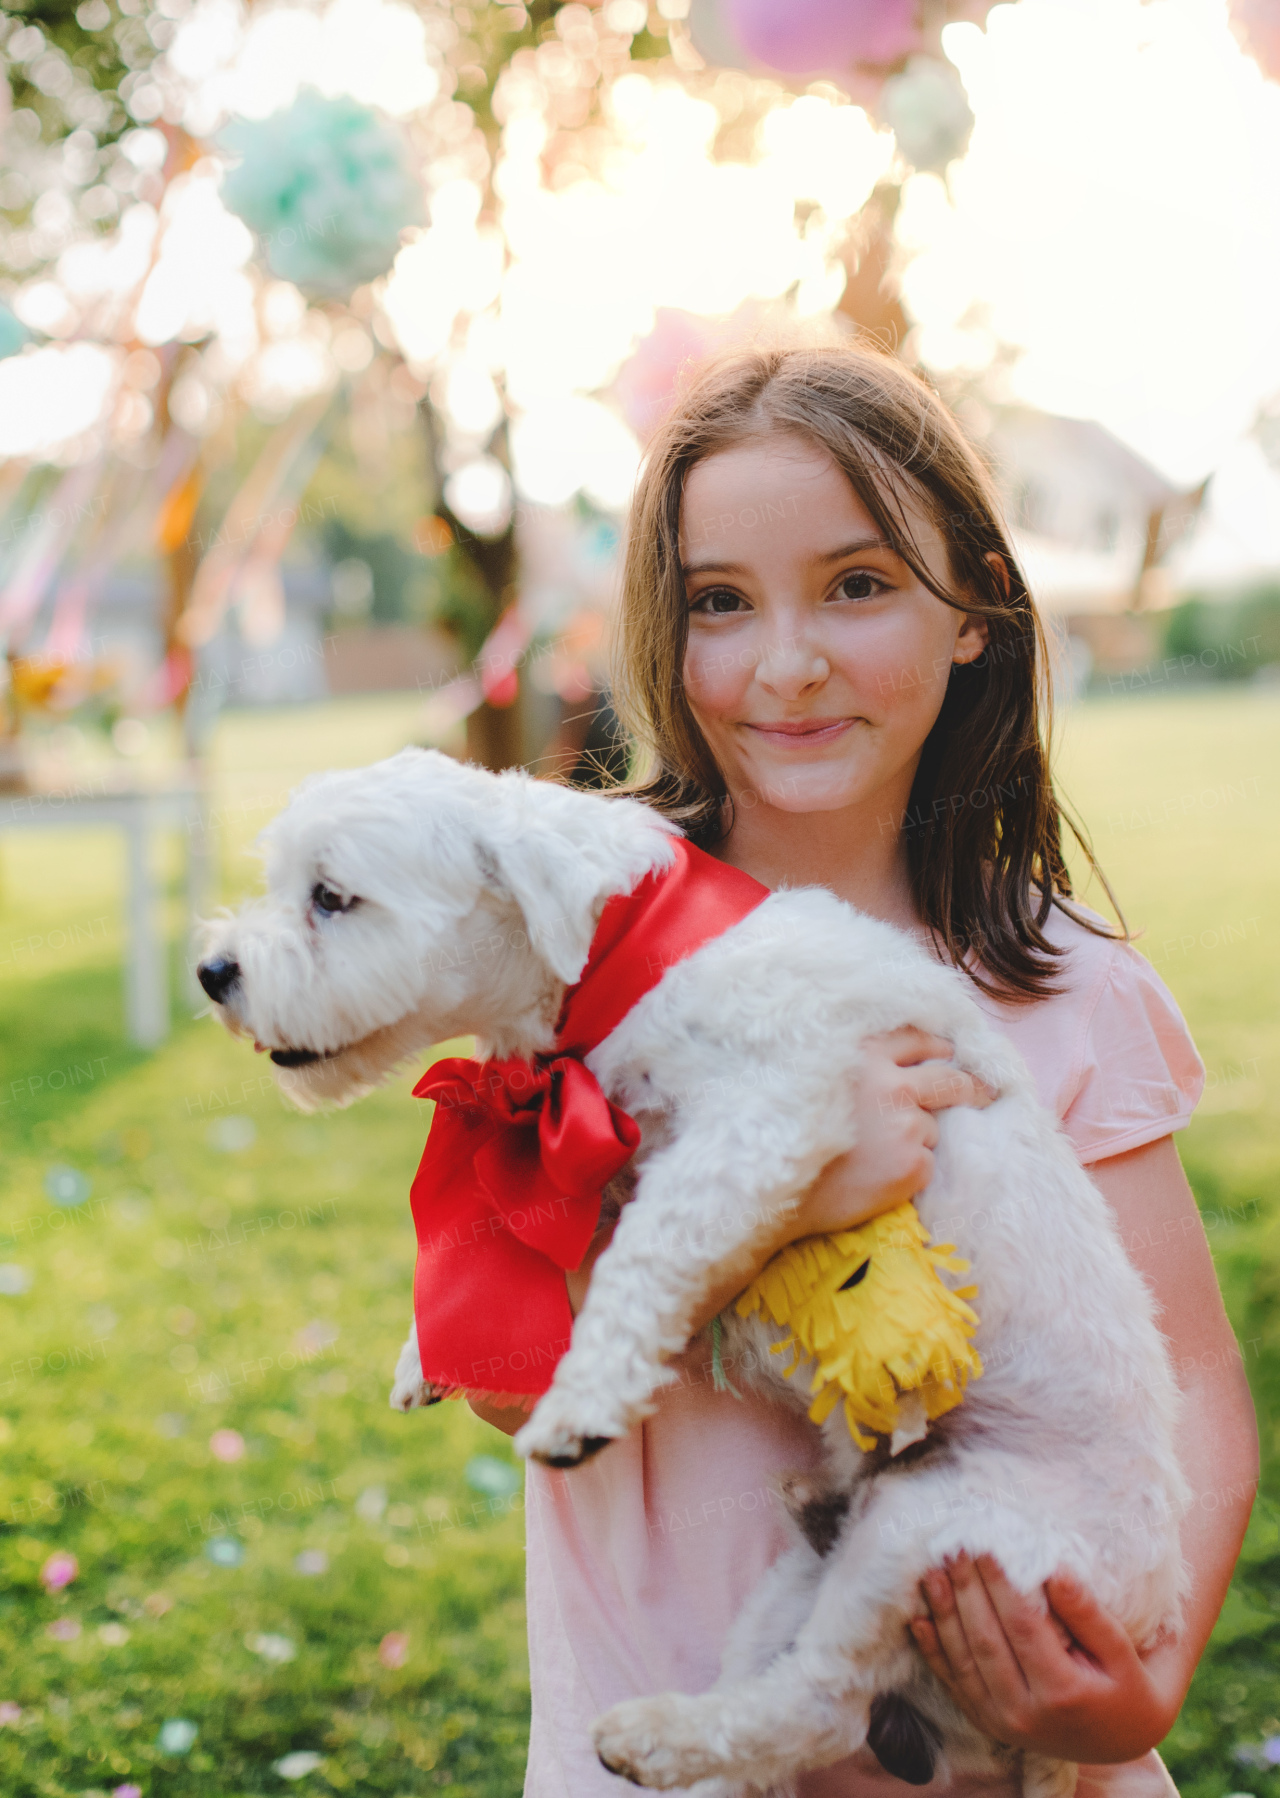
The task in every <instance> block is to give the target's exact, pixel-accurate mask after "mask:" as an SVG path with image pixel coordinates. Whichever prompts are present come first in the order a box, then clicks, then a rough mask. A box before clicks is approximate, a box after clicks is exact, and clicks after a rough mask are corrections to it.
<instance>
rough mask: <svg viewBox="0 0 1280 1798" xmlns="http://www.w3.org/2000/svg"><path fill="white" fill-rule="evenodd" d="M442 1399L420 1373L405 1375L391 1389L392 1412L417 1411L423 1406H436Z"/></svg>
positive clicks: (441, 1394) (442, 1395) (442, 1394)
mask: <svg viewBox="0 0 1280 1798" xmlns="http://www.w3.org/2000/svg"><path fill="white" fill-rule="evenodd" d="M443 1397H444V1393H443V1392H438V1391H437V1390H436V1388H435V1387H434V1386H433V1385H432V1384H431V1383H430V1381H429V1380H424V1379H423V1377H422V1375H421V1373H418V1372H414V1373H411V1374H406V1375H404V1376H403V1377H402V1378H400V1379H398V1380H397V1381H396V1383H395V1385H394V1386H393V1387H392V1388H391V1409H392V1410H393V1411H417V1410H420V1409H421V1408H422V1406H424V1405H438V1404H439V1403H440V1400H441V1399H442V1398H443Z"/></svg>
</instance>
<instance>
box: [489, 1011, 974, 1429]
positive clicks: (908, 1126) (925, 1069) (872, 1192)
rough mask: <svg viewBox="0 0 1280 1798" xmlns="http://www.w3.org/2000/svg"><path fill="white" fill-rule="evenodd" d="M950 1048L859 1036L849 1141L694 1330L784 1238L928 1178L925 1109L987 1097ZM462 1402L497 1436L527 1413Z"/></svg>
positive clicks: (890, 1201) (580, 1291)
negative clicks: (854, 1139) (861, 1050)
mask: <svg viewBox="0 0 1280 1798" xmlns="http://www.w3.org/2000/svg"><path fill="white" fill-rule="evenodd" d="M950 1055H951V1044H950V1043H948V1042H946V1041H944V1040H943V1039H942V1038H941V1037H937V1036H928V1035H926V1033H925V1032H924V1031H923V1030H910V1029H908V1030H891V1031H888V1032H886V1033H885V1034H884V1035H883V1036H876V1037H870V1038H868V1040H867V1042H866V1044H865V1054H864V1057H863V1066H862V1069H861V1071H860V1073H859V1076H858V1083H857V1088H856V1092H855V1104H856V1107H857V1113H856V1118H855V1122H856V1125H857V1136H858V1146H857V1147H856V1148H855V1149H851V1150H850V1151H849V1152H848V1153H847V1154H845V1155H841V1156H839V1157H838V1158H837V1159H836V1160H835V1161H833V1162H831V1163H830V1164H829V1165H828V1166H827V1167H825V1168H824V1169H823V1170H822V1172H821V1174H819V1176H818V1178H817V1179H816V1180H815V1181H814V1183H813V1185H812V1186H811V1187H810V1188H809V1189H808V1191H807V1192H806V1193H805V1194H804V1196H803V1198H802V1199H801V1201H800V1204H799V1207H798V1208H797V1209H796V1210H795V1211H793V1212H789V1213H788V1214H787V1216H786V1218H785V1219H784V1220H782V1221H781V1222H780V1224H779V1227H778V1229H777V1231H776V1232H775V1234H774V1236H773V1237H772V1238H771V1239H770V1240H768V1241H765V1240H763V1239H762V1240H761V1242H760V1243H759V1244H758V1245H757V1258H756V1260H757V1264H756V1266H755V1267H753V1268H752V1269H750V1270H749V1271H748V1272H746V1273H745V1274H744V1273H743V1271H742V1270H741V1269H740V1268H739V1269H738V1270H737V1272H736V1273H734V1274H731V1275H730V1276H729V1278H728V1279H727V1280H726V1281H725V1282H724V1283H723V1284H722V1285H721V1286H720V1287H719V1288H717V1290H716V1291H714V1292H711V1293H708V1295H707V1297H706V1300H705V1302H704V1304H703V1306H702V1310H701V1312H700V1314H699V1315H698V1317H697V1318H696V1319H695V1322H694V1332H695V1334H696V1332H697V1331H698V1330H700V1329H702V1328H703V1326H704V1325H706V1324H709V1323H710V1322H711V1319H712V1318H713V1317H716V1316H718V1315H719V1313H720V1312H721V1311H723V1310H724V1308H725V1306H726V1305H727V1304H728V1303H729V1302H730V1300H731V1299H734V1298H736V1297H737V1296H738V1294H739V1293H740V1292H741V1291H742V1289H743V1288H744V1287H745V1286H747V1285H749V1284H750V1282H751V1280H752V1279H754V1277H755V1275H756V1274H758V1273H759V1272H760V1269H761V1268H762V1267H763V1266H764V1265H765V1263H766V1262H767V1261H769V1260H771V1259H772V1257H773V1256H774V1255H776V1254H777V1252H778V1250H779V1249H782V1248H785V1247H786V1245H787V1244H788V1243H789V1242H795V1241H797V1240H798V1238H800V1237H801V1236H818V1235H822V1234H823V1233H824V1232H826V1231H828V1230H851V1229H852V1228H853V1227H854V1226H855V1225H856V1224H862V1223H865V1222H866V1221H867V1219H868V1218H871V1217H876V1216H878V1215H879V1213H880V1212H882V1211H888V1210H890V1209H891V1208H892V1207H893V1206H894V1205H900V1204H901V1203H902V1202H903V1200H904V1199H910V1198H914V1196H915V1195H916V1193H918V1192H923V1190H924V1188H925V1187H926V1186H927V1185H928V1184H929V1182H930V1180H931V1179H932V1178H933V1151H934V1149H935V1147H936V1146H937V1141H938V1124H937V1119H936V1117H935V1115H934V1114H935V1113H936V1112H939V1111H944V1110H945V1109H946V1108H947V1107H948V1106H949V1105H977V1106H979V1107H984V1106H986V1105H989V1104H990V1103H991V1097H992V1095H991V1094H990V1093H988V1092H987V1090H986V1088H985V1087H983V1086H981V1085H980V1084H979V1083H978V1082H976V1081H975V1080H973V1079H972V1077H971V1076H970V1075H968V1074H963V1073H961V1072H960V1070H959V1069H958V1068H957V1067H956V1066H955V1065H954V1064H953V1063H952V1062H951V1061H950V1060H949V1059H948V1058H949V1057H950ZM615 1221H616V1220H615ZM613 1229H614V1225H613V1224H610V1225H609V1227H608V1228H607V1229H604V1230H601V1231H599V1232H598V1233H597V1234H596V1235H595V1236H594V1237H593V1238H592V1241H591V1246H590V1247H589V1248H588V1250H587V1253H586V1255H585V1256H584V1257H583V1261H582V1265H581V1266H580V1267H577V1268H575V1269H574V1270H573V1272H572V1273H570V1274H567V1275H566V1276H565V1278H566V1284H567V1285H568V1288H569V1306H570V1309H571V1310H572V1312H573V1314H574V1316H575V1317H576V1316H577V1315H578V1312H579V1311H580V1310H581V1309H582V1306H583V1302H584V1300H585V1299H586V1296H587V1288H588V1286H589V1285H590V1284H591V1270H592V1268H593V1267H594V1266H595V1264H596V1262H597V1260H598V1259H599V1258H600V1256H601V1255H602V1254H603V1253H604V1251H605V1249H607V1248H608V1246H609V1239H610V1237H611V1236H612V1234H613ZM467 1402H468V1404H469V1405H470V1406H471V1409H472V1410H473V1411H474V1412H475V1414H476V1416H477V1417H480V1418H483V1420H484V1421H485V1423H491V1424H492V1425H493V1427H494V1428H495V1429H496V1430H501V1431H502V1433H503V1435H504V1436H514V1435H515V1433H516V1431H517V1430H518V1429H519V1428H520V1427H521V1425H522V1424H524V1423H526V1422H527V1421H528V1418H527V1413H525V1412H524V1411H519V1410H503V1409H501V1408H500V1407H498V1406H496V1405H490V1404H487V1403H486V1402H485V1401H484V1400H483V1399H478V1398H474V1399H469V1400H468V1401H467Z"/></svg>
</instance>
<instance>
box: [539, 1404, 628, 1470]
mask: <svg viewBox="0 0 1280 1798" xmlns="http://www.w3.org/2000/svg"><path fill="white" fill-rule="evenodd" d="M616 1441H617V1437H616V1436H583V1435H580V1434H579V1433H578V1431H577V1430H575V1429H573V1428H571V1427H570V1426H568V1425H565V1424H555V1425H551V1426H547V1425H540V1424H539V1422H538V1418H537V1414H536V1413H535V1414H534V1416H533V1417H531V1418H530V1419H529V1421H528V1423H527V1424H525V1426H524V1428H523V1429H521V1430H519V1431H517V1433H516V1435H515V1438H514V1443H515V1451H516V1453H517V1454H518V1455H524V1456H525V1458H526V1459H527V1460H530V1461H541V1463H542V1465H543V1466H544V1467H580V1466H581V1465H582V1463H583V1462H584V1461H589V1460H590V1459H591V1457H592V1455H598V1454H599V1453H600V1450H601V1449H602V1448H608V1446H609V1444H610V1443H611V1442H616Z"/></svg>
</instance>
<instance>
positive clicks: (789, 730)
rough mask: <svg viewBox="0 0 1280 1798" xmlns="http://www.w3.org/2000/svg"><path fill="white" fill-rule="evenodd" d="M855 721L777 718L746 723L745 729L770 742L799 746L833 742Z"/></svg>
mask: <svg viewBox="0 0 1280 1798" xmlns="http://www.w3.org/2000/svg"><path fill="white" fill-rule="evenodd" d="M857 722H858V720H857V719H856V718H797V719H794V720H793V721H791V722H789V723H787V722H784V721H783V720H781V719H779V720H777V721H776V722H773V723H769V724H751V723H748V724H747V729H748V730H753V731H755V732H756V734H757V736H761V737H767V738H768V739H770V741H772V742H775V743H778V744H792V743H794V744H795V745H796V746H797V747H799V746H800V745H801V744H804V745H807V746H813V745H815V744H818V743H833V742H834V741H835V739H836V738H837V737H840V736H843V735H844V733H845V731H847V730H852V729H853V727H854V725H855V724H856V723H857Z"/></svg>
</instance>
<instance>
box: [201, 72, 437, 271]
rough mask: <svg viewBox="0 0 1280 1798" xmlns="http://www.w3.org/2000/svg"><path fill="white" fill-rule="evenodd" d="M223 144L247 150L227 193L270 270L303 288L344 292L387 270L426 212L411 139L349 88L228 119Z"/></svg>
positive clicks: (305, 96) (225, 183) (239, 152)
mask: <svg viewBox="0 0 1280 1798" xmlns="http://www.w3.org/2000/svg"><path fill="white" fill-rule="evenodd" d="M219 144H220V146H221V147H222V148H224V149H226V150H229V151H231V152H232V153H233V154H234V155H237V156H239V157H240V158H241V161H240V163H239V166H238V167H236V168H234V169H232V170H231V171H230V172H229V173H228V174H227V175H226V176H224V178H223V183H222V197H223V200H224V202H225V203H226V205H227V206H228V208H229V209H230V210H231V211H232V212H234V213H236V214H237V215H238V216H239V217H240V218H242V219H243V220H244V222H245V224H246V225H247V226H248V227H249V229H250V230H251V231H252V232H254V233H255V235H256V236H257V237H258V239H259V247H260V249H261V251H262V253H263V255H264V257H265V259H266V263H267V266H268V267H269V268H270V269H271V271H272V273H273V274H275V275H278V276H279V277H280V279H281V280H284V281H292V282H294V284H295V285H296V286H298V287H300V288H302V289H303V291H304V292H311V293H316V294H321V295H329V296H333V297H337V298H344V297H345V296H346V295H348V294H350V293H351V292H352V291H353V290H354V289H355V288H357V287H359V286H360V285H361V284H362V283H363V282H365V281H372V280H373V279H374V278H375V277H376V276H378V275H382V274H385V273H386V271H387V270H388V269H389V268H390V267H391V264H392V263H393V262H394V261H395V258H396V256H397V254H398V252H399V249H400V233H401V231H402V230H403V229H404V228H405V227H406V226H408V225H419V224H421V223H422V221H423V218H424V215H425V208H424V205H423V197H422V188H421V186H420V185H419V182H418V180H417V177H416V175H415V173H414V170H413V165H412V161H411V157H410V151H409V145H408V140H407V139H406V137H405V136H404V134H403V132H401V131H400V130H399V129H397V128H396V127H395V126H394V125H390V124H388V123H387V122H385V121H384V120H383V119H381V118H379V116H378V114H377V113H376V112H374V111H373V110H372V109H371V108H370V107H367V106H361V105H360V104H359V103H358V102H357V101H355V100H352V99H350V98H349V97H347V96H342V95H340V96H339V97H338V98H337V99H333V100H326V99H324V98H323V97H322V96H321V95H320V94H315V93H310V92H304V93H302V94H300V95H299V96H298V98H297V99H296V100H295V101H294V103H293V105H292V106H290V107H289V108H288V109H287V110H286V111H284V112H277V113H273V114H272V115H271V117H270V118H267V119H260V120H241V121H239V122H237V123H234V124H231V125H228V126H227V127H226V129H225V130H224V131H223V132H222V133H221V134H220V137H219Z"/></svg>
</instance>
